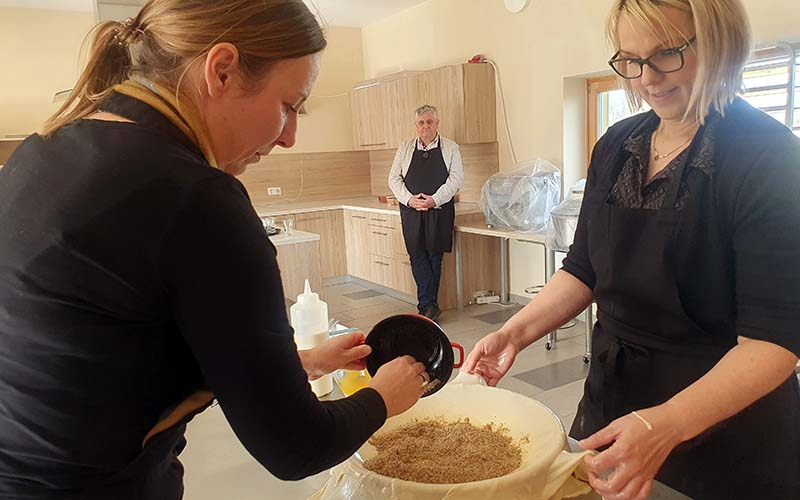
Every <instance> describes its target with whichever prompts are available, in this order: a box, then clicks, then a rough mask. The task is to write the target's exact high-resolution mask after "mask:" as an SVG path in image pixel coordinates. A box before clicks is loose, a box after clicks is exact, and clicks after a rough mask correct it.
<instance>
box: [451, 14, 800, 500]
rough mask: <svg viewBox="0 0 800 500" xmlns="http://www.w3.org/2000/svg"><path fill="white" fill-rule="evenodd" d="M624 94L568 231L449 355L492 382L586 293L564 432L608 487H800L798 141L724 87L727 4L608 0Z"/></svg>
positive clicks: (635, 495)
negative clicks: (512, 304)
mask: <svg viewBox="0 0 800 500" xmlns="http://www.w3.org/2000/svg"><path fill="white" fill-rule="evenodd" d="M608 36H609V40H610V42H611V44H612V46H613V50H614V55H613V56H612V58H611V60H610V61H609V63H610V65H611V67H612V68H613V70H614V71H615V72H616V73H617V74H618V75H619V76H620V78H621V79H622V83H623V85H624V87H625V89H626V90H627V92H628V97H629V100H630V102H631V104H632V105H633V107H634V108H638V107H639V105H640V104H641V103H642V102H647V103H648V104H649V105H650V106H651V107H652V110H651V111H649V112H647V113H643V114H640V115H637V116H634V117H632V118H629V119H627V120H624V121H622V122H621V123H619V124H617V125H615V126H613V127H612V128H611V129H609V131H608V133H606V135H605V136H603V137H602V138H601V139H600V141H599V142H598V144H597V146H596V147H595V149H594V152H593V154H592V161H591V166H590V170H589V177H588V184H587V189H586V195H585V198H584V201H583V208H582V211H581V215H580V220H579V224H578V230H577V233H576V236H575V242H574V244H573V246H572V248H571V249H570V251H569V254H568V255H567V258H566V259H565V261H564V267H563V269H562V270H560V271H559V272H558V273H556V275H555V276H554V279H553V280H552V281H550V282H549V283H548V285H547V286H546V287H545V288H544V290H543V291H542V292H541V293H540V294H539V295H538V296H537V297H536V299H534V300H533V301H532V302H531V303H530V304H529V305H527V306H526V307H525V308H524V309H522V310H521V311H520V312H519V313H517V315H516V316H514V317H513V318H511V319H510V320H509V321H508V322H507V323H506V324H505V325H504V326H503V327H502V328H501V329H500V330H499V331H497V332H495V333H492V334H490V335H488V336H487V337H485V338H484V339H482V340H481V341H480V342H479V343H478V344H477V345H476V347H475V349H474V350H473V351H472V353H471V354H470V356H469V358H468V360H467V363H466V365H465V369H466V370H467V371H470V372H477V373H480V374H481V375H483V376H484V377H485V378H486V379H487V380H488V381H489V383H490V384H492V385H494V384H496V383H497V382H498V380H499V379H500V378H501V377H503V376H504V375H505V374H506V373H507V372H508V370H509V368H510V366H511V364H512V363H513V362H514V359H515V357H516V355H517V354H518V353H519V351H520V350H522V349H524V348H525V347H527V346H528V345H530V344H531V343H533V342H535V341H536V340H537V339H539V338H541V337H542V336H543V335H545V334H546V332H549V331H551V330H552V329H553V328H556V327H558V326H559V325H561V324H563V323H564V322H565V321H566V320H568V319H570V318H573V317H575V315H576V314H578V312H579V311H581V310H583V309H584V308H585V307H587V306H588V305H589V304H590V303H591V302H592V301H595V302H596V303H597V307H598V319H597V323H596V324H595V326H594V333H593V353H592V364H591V368H590V371H589V376H588V378H587V380H586V383H585V387H584V395H583V398H582V400H581V402H580V404H579V406H578V409H577V414H576V416H575V421H574V423H573V426H572V429H571V430H570V435H571V436H572V437H575V438H577V439H581V440H582V441H580V444H581V446H583V447H584V448H587V449H597V450H599V453H598V454H597V455H594V456H592V457H589V458H587V463H588V465H589V468H590V481H591V484H592V486H593V487H594V488H595V490H596V491H597V492H599V493H600V494H601V495H602V496H604V497H605V498H606V499H610V498H614V499H626V500H639V499H644V498H647V496H648V495H649V494H650V492H651V490H652V485H653V481H654V480H658V481H661V482H663V483H666V484H667V485H669V486H671V487H672V488H674V489H676V490H678V491H680V492H682V493H684V494H686V495H689V496H691V497H692V498H694V499H697V500H709V499H714V500H717V499H718V500H737V499H741V500H744V499H748V500H750V499H755V498H759V499H762V498H763V499H770V500H789V499H796V498H798V495H800V433H798V432H797V429H798V425H800V391H798V381H797V378H796V377H795V374H794V369H795V365H796V364H797V361H798V356H799V355H800V334H799V333H798V329H797V328H798V327H797V325H798V324H800V264H798V263H800V230H798V228H800V203H798V201H797V200H798V193H800V140H798V138H797V137H795V136H794V135H792V133H791V132H790V131H789V130H788V129H787V128H786V127H784V126H783V125H782V124H780V123H778V122H777V121H775V120H773V119H772V118H770V117H769V116H767V115H766V114H764V113H762V112H760V111H757V110H755V109H754V108H752V107H751V106H749V105H748V104H747V103H745V102H744V101H742V100H741V99H740V98H739V97H737V92H738V91H739V89H740V87H741V73H742V68H743V66H744V64H745V61H746V59H747V57H748V53H749V49H750V32H749V28H748V21H747V18H746V15H745V11H744V8H743V6H742V4H741V3H740V1H739V0H615V1H614V4H613V8H612V11H611V15H610V17H609V22H608Z"/></svg>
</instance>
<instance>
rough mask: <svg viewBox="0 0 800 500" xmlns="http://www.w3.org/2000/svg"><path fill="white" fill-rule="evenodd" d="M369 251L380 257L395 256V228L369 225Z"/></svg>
mask: <svg viewBox="0 0 800 500" xmlns="http://www.w3.org/2000/svg"><path fill="white" fill-rule="evenodd" d="M367 238H368V239H369V253H371V254H373V255H378V256H380V257H386V258H394V248H393V247H394V229H391V228H387V227H381V226H373V225H370V226H369V234H367Z"/></svg>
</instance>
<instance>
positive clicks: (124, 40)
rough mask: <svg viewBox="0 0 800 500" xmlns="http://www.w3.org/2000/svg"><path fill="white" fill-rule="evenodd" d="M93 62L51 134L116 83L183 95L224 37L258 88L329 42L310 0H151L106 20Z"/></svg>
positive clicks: (51, 124)
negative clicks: (150, 85) (280, 67)
mask: <svg viewBox="0 0 800 500" xmlns="http://www.w3.org/2000/svg"><path fill="white" fill-rule="evenodd" d="M86 41H87V42H89V43H90V48H89V53H88V61H87V64H86V68H85V69H84V70H83V72H82V73H81V75H80V78H79V79H78V82H77V83H76V84H75V88H74V89H73V90H72V92H71V94H70V96H69V98H68V99H67V100H66V102H65V103H64V104H63V105H62V106H61V108H60V109H59V110H58V111H57V112H56V113H55V114H54V115H53V116H52V117H50V118H49V119H48V120H47V122H46V123H45V125H44V127H43V131H42V133H43V134H44V135H48V134H51V133H53V132H55V131H56V130H58V129H59V128H61V127H63V126H64V125H67V124H68V123H71V122H73V121H74V120H77V119H80V118H83V117H85V116H87V115H89V114H91V113H93V112H94V111H96V110H97V109H98V104H99V103H100V101H102V100H103V99H104V98H105V97H106V96H108V95H109V94H110V93H111V89H112V87H113V86H114V85H116V84H118V83H122V82H123V81H125V80H127V79H128V78H129V77H130V76H132V75H141V76H143V77H145V78H148V79H151V80H154V81H157V82H158V83H160V84H161V85H163V86H165V87H167V88H169V89H171V90H173V91H175V92H176V93H178V92H179V91H180V82H181V80H182V78H183V76H184V75H185V73H186V71H187V70H188V69H189V66H190V65H191V64H192V63H193V62H194V61H196V60H197V59H199V58H201V57H203V56H204V55H206V54H207V53H208V51H209V50H210V49H211V48H212V47H213V46H214V45H215V44H217V43H223V42H228V43H231V44H233V45H235V46H236V48H237V50H238V51H239V65H240V68H241V70H242V72H243V75H244V77H245V79H246V81H247V83H248V85H249V86H250V87H251V88H252V89H255V88H257V87H258V85H259V83H260V82H261V81H263V79H264V77H265V76H266V73H267V71H268V70H269V68H270V67H271V65H272V64H274V63H275V62H277V61H279V60H282V59H292V58H297V57H303V56H306V55H309V54H315V53H317V52H319V51H321V50H322V49H324V48H325V45H326V41H325V36H324V34H323V32H322V29H321V28H320V26H319V23H318V22H317V20H316V19H315V18H314V16H313V14H311V12H310V11H309V10H308V7H306V5H305V4H304V3H303V2H302V0H150V1H149V2H147V4H146V5H145V6H144V7H142V10H141V11H139V14H138V15H137V16H136V18H135V19H128V21H126V22H118V21H105V22H102V23H100V24H98V25H97V26H95V28H94V29H93V30H92V31H91V32H90V33H89V35H88V36H87V39H86Z"/></svg>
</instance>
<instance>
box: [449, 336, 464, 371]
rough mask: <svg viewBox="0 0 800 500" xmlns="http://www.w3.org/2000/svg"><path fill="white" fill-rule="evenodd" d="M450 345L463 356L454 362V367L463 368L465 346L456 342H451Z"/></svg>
mask: <svg viewBox="0 0 800 500" xmlns="http://www.w3.org/2000/svg"><path fill="white" fill-rule="evenodd" d="M450 345H451V346H453V348H454V349H455V350H457V351H458V352H459V353H460V354H461V358H459V360H458V363H454V364H453V368H461V365H463V364H464V346H463V345H461V344H457V343H455V342H450Z"/></svg>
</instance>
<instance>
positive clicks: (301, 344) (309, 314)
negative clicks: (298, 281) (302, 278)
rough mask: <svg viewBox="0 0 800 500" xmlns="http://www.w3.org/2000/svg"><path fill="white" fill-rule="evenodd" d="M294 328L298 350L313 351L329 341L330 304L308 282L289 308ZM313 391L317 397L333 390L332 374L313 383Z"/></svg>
mask: <svg viewBox="0 0 800 500" xmlns="http://www.w3.org/2000/svg"><path fill="white" fill-rule="evenodd" d="M289 316H290V317H291V321H292V328H294V341H295V343H296V344H297V349H298V350H301V351H302V350H304V349H313V348H314V347H317V346H318V345H320V344H322V343H323V342H326V341H327V340H328V304H326V303H325V302H323V301H321V300H319V294H316V293H314V292H312V291H311V285H309V284H308V280H306V286H305V291H304V292H303V293H301V294H300V295H298V296H297V303H296V304H294V305H292V307H290V308H289ZM311 390H313V391H314V394H316V395H317V397H320V396H324V395H326V394H328V393H330V392H331V391H332V390H333V377H332V376H331V374H327V375H323V376H322V377H321V378H318V379H317V380H312V381H311Z"/></svg>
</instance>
